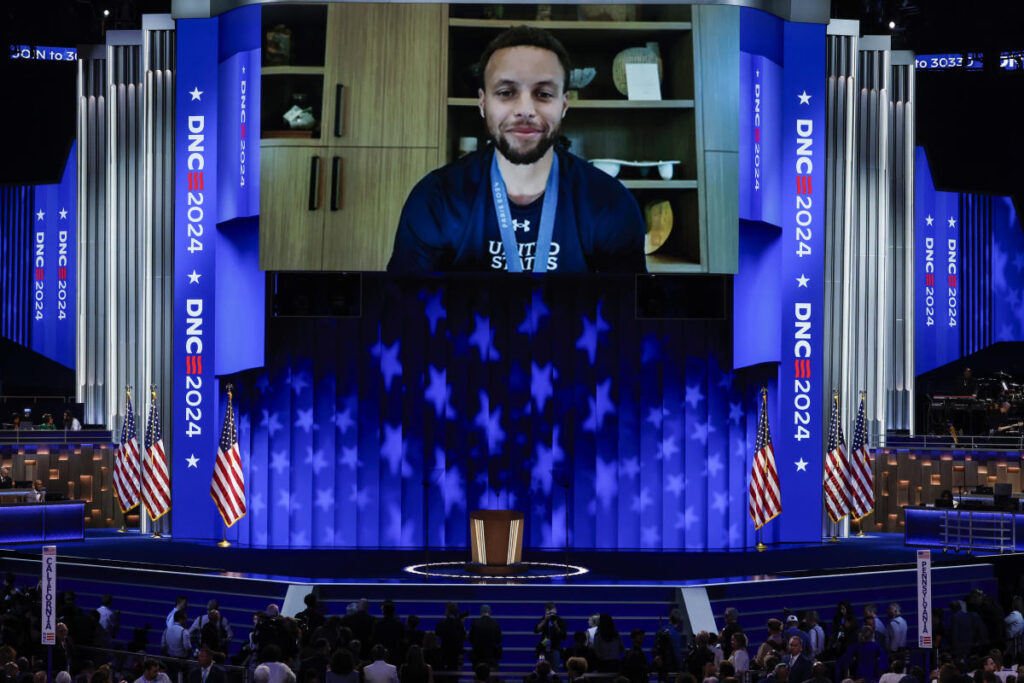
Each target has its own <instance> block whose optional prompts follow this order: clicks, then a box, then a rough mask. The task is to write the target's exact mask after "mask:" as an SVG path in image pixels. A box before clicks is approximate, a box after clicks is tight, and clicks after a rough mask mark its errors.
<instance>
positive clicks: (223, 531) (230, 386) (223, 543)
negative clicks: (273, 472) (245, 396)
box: [217, 384, 235, 548]
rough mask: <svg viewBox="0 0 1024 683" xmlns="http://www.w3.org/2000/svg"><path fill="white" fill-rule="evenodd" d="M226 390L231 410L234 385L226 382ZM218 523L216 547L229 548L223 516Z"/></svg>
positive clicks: (226, 526)
mask: <svg viewBox="0 0 1024 683" xmlns="http://www.w3.org/2000/svg"><path fill="white" fill-rule="evenodd" d="M227 390H228V410H233V408H232V407H231V397H232V393H233V392H234V390H235V385H234V384H228V386H227ZM220 525H221V531H220V543H218V544H217V547H218V548H230V547H231V541H229V540H228V525H227V524H226V523H225V522H224V518H223V517H221V520H220Z"/></svg>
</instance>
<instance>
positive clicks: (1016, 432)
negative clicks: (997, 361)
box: [928, 370, 1024, 436]
mask: <svg viewBox="0 0 1024 683" xmlns="http://www.w3.org/2000/svg"><path fill="white" fill-rule="evenodd" d="M1004 403H1008V404H1009V411H1008V412H1002V406H1003V404H1004ZM1000 413H1001V414H1000ZM1022 415H1024V383H1021V382H1018V381H1016V378H1015V377H1014V376H1013V375H1011V374H1010V373H1008V372H1003V371H1001V370H999V371H996V372H993V373H992V374H990V375H987V376H983V377H979V378H978V380H977V393H976V394H973V395H970V396H966V395H933V396H931V397H929V404H928V422H929V431H930V432H931V433H933V434H945V433H946V432H947V430H950V431H952V430H955V431H952V433H953V434H954V436H956V435H957V434H987V433H993V434H999V435H1001V436H1020V435H1021V434H1022V428H1024V417H1022Z"/></svg>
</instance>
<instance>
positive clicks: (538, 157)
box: [388, 26, 645, 273]
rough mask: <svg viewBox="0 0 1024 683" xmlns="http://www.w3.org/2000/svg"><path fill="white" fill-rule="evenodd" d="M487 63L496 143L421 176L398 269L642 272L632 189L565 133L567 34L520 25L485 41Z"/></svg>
mask: <svg viewBox="0 0 1024 683" xmlns="http://www.w3.org/2000/svg"><path fill="white" fill-rule="evenodd" d="M480 67H481V72H482V74H481V77H482V81H483V82H482V87H481V88H480V90H479V97H480V101H479V108H480V116H481V117H483V119H484V122H485V124H486V127H487V134H488V137H489V138H490V142H491V144H490V145H488V146H487V147H486V148H485V149H483V150H481V151H478V152H472V153H470V154H468V155H466V156H465V157H463V158H461V159H459V160H458V161H455V162H453V163H451V164H448V165H447V166H444V167H443V168H440V169H437V170H435V171H432V172H431V173H429V174H428V175H427V176H426V177H425V178H423V179H422V180H421V181H420V182H419V183H418V184H417V185H416V187H415V188H413V190H412V192H411V193H410V194H409V197H408V199H407V200H406V202H405V207H404V208H403V209H402V217H401V219H400V221H399V225H398V231H397V233H396V235H395V244H394V249H393V251H392V253H391V261H390V262H389V263H388V270H389V271H393V272H431V271H444V270H498V271H501V270H507V271H510V272H531V271H532V272H535V273H544V272H548V271H556V272H570V273H572V272H576V273H579V272H615V271H618V272H643V271H644V270H645V259H644V232H645V229H644V222H643V218H642V217H641V215H640V209H639V207H638V206H637V203H636V200H635V199H634V198H633V195H631V194H630V193H629V191H628V190H627V189H626V188H625V186H623V184H622V183H621V182H619V181H618V180H616V179H615V178H612V177H611V176H609V175H607V174H605V173H604V172H603V171H599V170H597V169H596V168H594V167H593V166H592V165H591V164H589V163H587V162H586V161H584V160H583V159H580V158H579V157H577V156H575V155H573V154H570V153H569V152H568V151H567V150H565V149H562V148H561V147H559V146H558V145H556V144H555V142H556V141H557V140H558V137H559V131H560V129H561V125H562V119H563V118H565V114H566V111H567V110H568V108H569V101H568V99H567V97H566V90H567V88H568V83H569V70H570V67H569V56H568V54H567V53H566V51H565V48H564V47H563V46H562V44H561V43H560V42H558V40H556V39H555V38H554V37H553V36H551V35H550V34H549V33H547V32H546V31H544V30H542V29H538V28H534V27H528V26H516V27H513V28H510V29H508V30H507V31H505V32H503V33H501V34H500V35H498V36H497V37H496V38H495V39H494V40H492V41H491V42H490V43H489V44H488V45H487V47H486V48H485V49H484V52H483V54H482V55H481V58H480Z"/></svg>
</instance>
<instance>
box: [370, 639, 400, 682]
mask: <svg viewBox="0 0 1024 683" xmlns="http://www.w3.org/2000/svg"><path fill="white" fill-rule="evenodd" d="M370 656H371V657H372V658H373V663H372V664H367V665H366V666H364V667H363V681H365V683H398V668H397V667H396V666H395V665H394V664H388V663H387V662H386V661H385V659H387V656H388V651H387V649H386V648H385V647H384V646H383V645H374V646H373V650H371V651H370Z"/></svg>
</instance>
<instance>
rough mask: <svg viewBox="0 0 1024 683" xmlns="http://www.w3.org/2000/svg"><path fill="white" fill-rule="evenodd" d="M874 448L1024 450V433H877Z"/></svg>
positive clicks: (872, 445) (873, 438)
mask: <svg viewBox="0 0 1024 683" xmlns="http://www.w3.org/2000/svg"><path fill="white" fill-rule="evenodd" d="M870 445H871V447H872V448H896V449H908V450H913V449H922V450H944V451H1024V435H1020V436H1003V435H1000V434H980V435H973V436H966V435H964V436H961V435H957V436H953V435H952V434H944V435H936V434H922V435H920V436H909V435H907V434H876V435H874V436H873V437H872V438H871V440H870Z"/></svg>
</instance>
